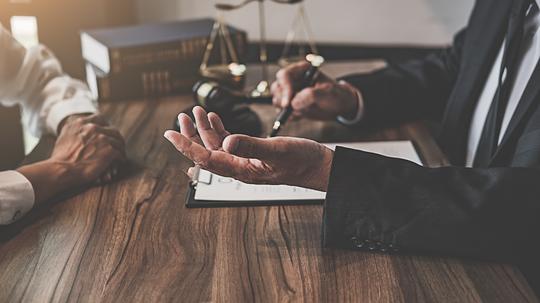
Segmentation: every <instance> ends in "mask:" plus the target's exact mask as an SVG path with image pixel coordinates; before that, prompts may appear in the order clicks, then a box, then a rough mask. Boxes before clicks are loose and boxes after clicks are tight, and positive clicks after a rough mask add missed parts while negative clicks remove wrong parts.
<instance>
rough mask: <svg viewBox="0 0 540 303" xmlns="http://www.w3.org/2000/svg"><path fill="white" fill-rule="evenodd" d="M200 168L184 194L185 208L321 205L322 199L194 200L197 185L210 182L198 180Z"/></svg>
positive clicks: (196, 169) (196, 168)
mask: <svg viewBox="0 0 540 303" xmlns="http://www.w3.org/2000/svg"><path fill="white" fill-rule="evenodd" d="M199 172H200V168H198V167H197V166H196V167H195V172H194V173H193V177H192V178H191V181H190V182H189V186H188V191H187V194H186V207H187V208H219V207H255V206H282V205H322V204H323V203H324V199H305V200H256V201H215V200H196V199H195V194H196V192H197V186H198V184H200V183H201V182H202V183H206V182H212V180H211V179H210V180H199Z"/></svg>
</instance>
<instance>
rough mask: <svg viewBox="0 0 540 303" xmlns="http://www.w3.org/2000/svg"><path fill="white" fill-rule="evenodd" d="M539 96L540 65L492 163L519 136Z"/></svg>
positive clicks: (537, 66)
mask: <svg viewBox="0 0 540 303" xmlns="http://www.w3.org/2000/svg"><path fill="white" fill-rule="evenodd" d="M539 94H540V65H539V64H536V68H535V69H534V72H533V74H532V76H531V79H530V80H529V82H528V83H527V87H526V88H525V91H524V92H523V95H522V96H521V99H520V100H519V104H518V106H517V108H516V111H515V112H514V115H513V116H512V119H510V123H509V124H508V128H507V129H506V132H505V133H504V136H503V139H502V140H501V144H500V145H499V148H498V149H497V152H496V153H495V155H494V156H493V159H492V160H491V163H493V162H494V161H495V160H496V159H497V158H498V157H499V156H500V155H501V154H502V153H503V151H504V150H505V149H506V148H507V147H508V144H509V143H511V142H513V140H512V139H514V138H515V137H516V136H518V135H519V131H518V130H519V129H520V127H521V126H522V125H523V123H525V122H526V121H527V116H528V114H529V113H530V109H531V107H532V106H533V105H534V104H535V100H537V99H538V97H539Z"/></svg>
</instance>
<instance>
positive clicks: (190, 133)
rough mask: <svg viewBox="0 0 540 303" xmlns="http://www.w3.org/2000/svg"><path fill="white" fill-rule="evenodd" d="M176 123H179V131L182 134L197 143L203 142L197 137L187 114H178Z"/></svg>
mask: <svg viewBox="0 0 540 303" xmlns="http://www.w3.org/2000/svg"><path fill="white" fill-rule="evenodd" d="M178 124H179V125H180V131H181V133H182V135H184V136H186V137H187V138H189V139H190V140H193V141H195V142H197V143H199V144H203V142H202V140H201V138H200V137H199V134H198V133H197V130H196V129H195V125H194V124H193V121H191V118H190V117H189V116H188V115H186V114H184V113H181V114H180V115H178Z"/></svg>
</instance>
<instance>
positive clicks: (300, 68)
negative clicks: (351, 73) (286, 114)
mask: <svg viewBox="0 0 540 303" xmlns="http://www.w3.org/2000/svg"><path fill="white" fill-rule="evenodd" d="M308 68H309V63H308V62H300V63H296V64H293V65H290V66H288V67H286V68H283V69H281V70H280V71H279V72H278V73H277V75H276V81H275V82H274V83H273V84H272V87H271V90H272V94H273V95H274V98H273V103H274V105H275V106H277V107H281V108H285V107H287V106H289V104H290V105H292V107H293V109H294V112H293V115H294V116H296V117H306V118H311V119H317V120H335V119H336V118H337V117H338V116H342V117H345V118H351V119H352V118H353V117H355V115H356V114H357V111H358V104H359V100H358V98H360V94H359V93H358V91H357V90H356V89H355V88H354V87H352V86H351V85H349V84H347V83H345V82H339V83H338V82H336V81H334V80H332V79H331V78H329V77H328V76H326V75H324V74H322V73H320V74H319V76H318V78H317V79H316V82H315V85H314V86H313V87H308V88H305V89H303V90H301V91H299V92H298V93H296V92H297V91H298V87H296V85H297V83H300V80H301V79H302V77H303V75H304V73H305V72H306V71H307V70H308ZM295 93H296V95H295Z"/></svg>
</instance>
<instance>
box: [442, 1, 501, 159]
mask: <svg viewBox="0 0 540 303" xmlns="http://www.w3.org/2000/svg"><path fill="white" fill-rule="evenodd" d="M511 4H512V1H501V2H500V3H497V5H490V6H488V7H482V8H481V9H479V10H478V12H476V15H474V16H473V18H472V19H471V24H469V26H468V28H467V39H466V42H465V49H464V52H466V53H464V54H463V56H464V57H463V58H464V59H463V61H462V63H461V64H462V65H461V71H460V76H459V77H458V80H457V82H456V86H455V87H454V91H453V94H452V96H451V98H450V102H449V103H448V108H447V110H446V112H445V116H444V119H443V125H444V127H443V129H444V130H443V133H442V134H441V137H442V138H443V139H444V142H441V145H443V146H444V150H445V151H446V152H447V154H448V156H449V158H450V160H451V162H452V163H453V164H460V163H463V162H464V161H465V152H464V151H465V150H466V144H467V138H468V131H469V128H470V124H471V120H472V116H473V113H474V109H475V106H476V104H477V102H478V98H479V96H480V93H481V92H482V89H483V88H484V86H485V82H486V79H487V77H488V75H489V72H490V71H491V69H492V67H493V63H494V61H495V58H496V56H497V54H498V52H499V50H500V48H501V46H502V42H503V39H504V35H505V33H506V30H507V25H508V22H507V21H508V17H509V15H510V13H509V11H510V10H511V8H512V7H511Z"/></svg>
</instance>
